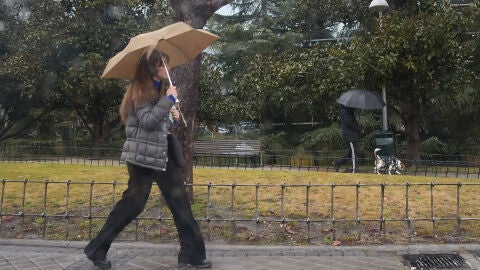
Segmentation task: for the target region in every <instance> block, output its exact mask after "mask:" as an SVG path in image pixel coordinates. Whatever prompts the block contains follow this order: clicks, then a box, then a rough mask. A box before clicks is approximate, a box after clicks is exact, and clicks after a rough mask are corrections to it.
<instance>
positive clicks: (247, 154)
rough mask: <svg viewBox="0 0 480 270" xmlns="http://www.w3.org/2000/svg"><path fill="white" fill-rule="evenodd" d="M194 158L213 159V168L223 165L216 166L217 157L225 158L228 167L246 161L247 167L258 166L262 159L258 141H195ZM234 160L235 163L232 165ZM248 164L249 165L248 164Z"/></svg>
mask: <svg viewBox="0 0 480 270" xmlns="http://www.w3.org/2000/svg"><path fill="white" fill-rule="evenodd" d="M193 154H194V158H196V159H197V161H198V158H199V157H203V158H204V159H205V158H206V157H211V158H212V159H211V160H212V164H211V165H213V166H217V165H221V164H218V163H217V164H215V158H216V157H222V158H224V161H228V162H229V163H228V165H235V166H238V165H239V161H241V160H245V161H246V163H245V164H246V165H254V164H256V163H257V162H256V159H257V158H258V157H260V162H261V151H260V141H258V140H209V141H195V142H194V145H193ZM232 160H233V161H234V163H233V164H232V163H231V162H232ZM247 163H248V164H247Z"/></svg>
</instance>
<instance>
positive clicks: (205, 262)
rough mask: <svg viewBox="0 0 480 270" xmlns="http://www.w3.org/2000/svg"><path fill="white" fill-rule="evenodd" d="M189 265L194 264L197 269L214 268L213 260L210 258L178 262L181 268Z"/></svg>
mask: <svg viewBox="0 0 480 270" xmlns="http://www.w3.org/2000/svg"><path fill="white" fill-rule="evenodd" d="M189 265H191V266H193V268H195V269H206V268H212V262H211V261H209V260H203V261H201V262H198V263H180V262H179V263H178V268H179V269H186V268H187V267H188V266H189Z"/></svg>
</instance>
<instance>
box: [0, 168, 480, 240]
mask: <svg viewBox="0 0 480 270" xmlns="http://www.w3.org/2000/svg"><path fill="white" fill-rule="evenodd" d="M352 179H353V178H352ZM125 184H126V183H125V182H116V181H111V182H108V181H105V182H96V181H89V182H79V181H73V180H65V181H49V180H27V179H25V180H8V179H3V180H2V181H1V197H0V217H1V219H0V237H2V238H42V239H49V240H51V239H64V240H85V239H91V238H92V237H93V236H94V235H95V234H96V232H97V231H98V230H99V228H100V226H101V225H102V224H103V223H104V221H105V218H106V216H107V215H108V213H109V211H110V210H111V208H112V207H113V205H114V204H115V202H116V201H117V200H118V199H119V198H120V197H121V191H122V190H123V189H124V188H125ZM193 188H194V190H195V193H194V194H195V203H194V204H193V206H192V209H194V215H195V218H196V219H197V221H199V223H200V225H201V227H202V231H203V232H204V234H205V235H206V238H207V239H209V240H218V239H222V240H236V241H243V242H256V241H268V242H270V243H272V242H280V243H285V242H289V243H325V244H332V242H333V241H341V242H343V243H350V244H355V243H369V242H372V243H391V242H422V241H425V240H428V241H442V242H456V243H458V242H475V241H478V237H479V233H480V215H479V212H478V211H477V210H478V209H479V208H480V203H479V201H478V200H477V199H476V198H477V197H478V196H477V195H478V191H480V183H471V182H469V183H453V184H448V183H433V182H430V183H372V184H361V183H353V184H335V183H330V184H328V183H327V184H310V183H308V184H285V183H283V184H261V183H231V184H215V183H205V184H194V185H193ZM175 237H176V236H175V229H174V225H173V220H172V217H171V214H170V213H169V211H168V208H167V207H166V205H165V202H164V201H163V199H162V197H161V195H160V194H159V192H158V190H157V189H153V192H152V196H150V198H149V201H148V203H147V207H146V208H145V211H144V212H143V213H142V214H141V215H140V216H139V217H138V218H137V219H136V220H135V221H134V222H133V223H132V224H131V225H129V226H128V227H127V228H126V229H125V230H124V231H123V232H122V234H121V236H120V237H119V240H121V239H123V240H135V241H137V240H145V241H151V242H159V241H167V240H172V239H175Z"/></svg>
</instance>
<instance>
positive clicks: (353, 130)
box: [333, 105, 362, 173]
mask: <svg viewBox="0 0 480 270" xmlns="http://www.w3.org/2000/svg"><path fill="white" fill-rule="evenodd" d="M340 128H341V129H342V138H343V140H344V142H345V143H346V144H347V148H348V152H347V153H346V154H345V156H343V157H342V158H341V159H339V160H337V161H335V162H334V163H333V167H334V168H335V171H336V172H338V171H339V170H340V166H341V165H343V164H345V163H347V162H348V160H349V159H351V160H352V173H355V172H357V168H358V166H357V164H358V142H359V141H360V137H361V132H362V126H361V125H360V124H359V123H358V121H357V119H356V118H355V110H354V108H351V107H346V106H344V105H341V112H340Z"/></svg>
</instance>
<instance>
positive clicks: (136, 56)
mask: <svg viewBox="0 0 480 270" xmlns="http://www.w3.org/2000/svg"><path fill="white" fill-rule="evenodd" d="M217 39H218V36H217V35H214V34H212V33H210V32H208V31H206V30H203V29H194V28H192V27H191V26H189V25H188V24H186V23H184V22H178V23H174V24H171V25H168V26H166V27H164V28H161V29H159V30H156V31H153V32H148V33H144V34H140V35H138V36H135V37H133V38H132V39H130V42H129V43H128V44H127V46H126V47H125V49H123V50H122V51H121V52H119V53H118V54H117V55H115V56H114V57H112V58H111V59H110V60H109V61H108V63H107V66H106V67H105V70H104V71H103V74H102V78H104V79H105V78H119V79H133V77H134V75H135V71H136V69H137V64H138V62H139V60H140V58H141V57H142V55H143V54H144V53H145V52H146V51H147V49H148V48H149V47H150V48H151V47H152V46H154V47H155V48H156V49H158V50H160V51H162V52H163V53H166V54H168V56H169V57H170V61H169V66H170V67H174V66H178V65H181V64H184V63H187V62H189V61H191V60H193V59H194V58H195V57H197V55H199V54H200V53H201V52H202V51H203V50H204V49H205V48H207V47H208V46H210V44H212V43H213V42H214V41H215V40H217Z"/></svg>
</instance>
